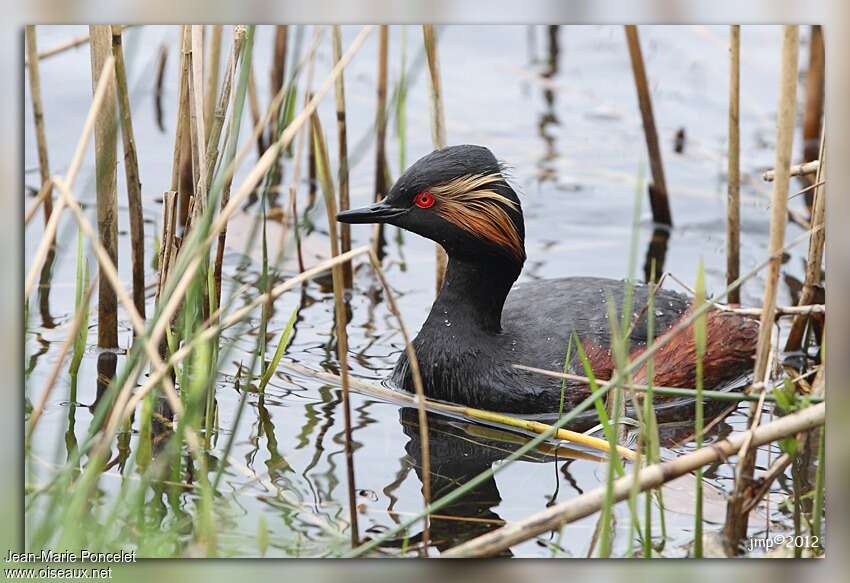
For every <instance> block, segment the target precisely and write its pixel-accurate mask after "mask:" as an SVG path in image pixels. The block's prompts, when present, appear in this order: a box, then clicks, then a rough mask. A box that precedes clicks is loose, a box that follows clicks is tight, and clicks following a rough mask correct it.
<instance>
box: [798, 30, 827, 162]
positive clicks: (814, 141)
mask: <svg viewBox="0 0 850 583" xmlns="http://www.w3.org/2000/svg"><path fill="white" fill-rule="evenodd" d="M825 68H826V51H825V49H824V43H823V27H822V26H821V25H819V24H815V25H813V26H812V34H811V37H810V39H809V70H808V71H807V72H806V105H805V111H804V112H803V160H804V161H805V162H810V161H812V160H814V159H815V156H816V155H817V153H818V150H819V149H820V146H819V142H820V136H821V127H822V123H821V120H822V119H823V101H824V100H823V97H824V81H825V73H826V71H825ZM820 159H821V160H823V157H822V156H821V157H820Z"/></svg>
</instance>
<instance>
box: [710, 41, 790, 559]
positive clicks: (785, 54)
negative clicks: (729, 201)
mask: <svg viewBox="0 0 850 583" xmlns="http://www.w3.org/2000/svg"><path fill="white" fill-rule="evenodd" d="M798 54H799V30H798V27H797V26H785V27H784V29H783V37H782V65H781V70H780V85H779V91H780V95H779V113H778V118H777V131H776V133H777V136H776V164H775V168H776V181H775V182H774V186H773V195H772V197H771V217H770V241H769V243H768V248H769V251H770V257H771V259H770V262H769V264H768V270H767V274H766V275H765V290H764V300H763V302H762V310H763V311H762V316H761V320H760V328H759V338H758V346H757V347H756V362H755V372H754V382H762V383H763V382H765V378H766V375H767V374H768V357H769V355H770V352H771V332H772V330H773V321H774V318H775V314H776V293H777V288H778V285H779V271H780V268H781V264H782V257H781V255H780V254H781V250H782V248H783V245H784V241H785V223H786V221H787V208H788V186H789V181H790V167H791V155H792V146H793V140H794V122H795V114H796V92H797V60H798ZM762 391H763V389H762ZM759 407H760V404H751V406H750V418H751V419H752V421H753V424H755V423H756V422H757V419H758V413H759ZM752 429H755V427H752ZM755 453H756V450H755V448H752V447H748V448H747V451H746V454H745V455H744V456H742V459H741V460H740V461H739V462H738V466H737V467H736V472H735V473H736V475H735V490H734V492H733V493H732V495H731V496H730V499H729V502H728V504H727V507H726V524H725V525H724V529H723V531H724V544H725V545H726V547H727V551H729V552H730V553H734V554H737V549H738V546H739V544H740V541H741V540H742V539H743V538H744V537H745V536H746V535H747V524H748V519H749V513H748V512H746V511H745V505H746V502H747V499H748V496H747V494H748V491H749V490H750V488H751V485H752V480H753V472H754V470H755Z"/></svg>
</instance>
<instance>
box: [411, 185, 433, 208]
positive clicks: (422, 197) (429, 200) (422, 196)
mask: <svg viewBox="0 0 850 583" xmlns="http://www.w3.org/2000/svg"><path fill="white" fill-rule="evenodd" d="M413 202H415V203H416V206H418V207H419V208H421V209H427V208H430V207H432V206H434V202H435V199H434V195H433V194H431V193H430V192H428V191H427V190H423V191H422V192H420V193H419V194H417V195H416V198H415V199H413Z"/></svg>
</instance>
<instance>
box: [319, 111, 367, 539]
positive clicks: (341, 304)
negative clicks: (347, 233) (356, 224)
mask: <svg viewBox="0 0 850 583" xmlns="http://www.w3.org/2000/svg"><path fill="white" fill-rule="evenodd" d="M310 122H311V123H310V126H311V130H312V136H313V149H314V155H315V157H316V163H317V165H318V166H319V170H320V175H319V179H320V180H321V183H322V194H323V195H324V199H325V210H326V211H327V215H328V235H329V236H328V238H329V239H330V245H331V257H337V256H339V254H340V252H339V241H337V232H336V226H335V224H334V223H335V222H336V213H337V209H336V195H335V193H334V186H333V180H332V179H331V163H330V158H329V157H328V150H327V147H326V145H325V139H324V133H323V132H322V125H321V123H320V121H319V114H318V113H316V112H315V111H314V112H313V114H312V115H311V116H310ZM331 273H332V276H333V293H334V315H335V319H336V338H337V344H336V349H337V358H338V359H339V371H340V378H341V380H342V410H343V419H344V425H345V444H344V448H345V464H346V473H347V476H348V507H349V516H350V520H351V547H352V548H355V547H357V545H358V544H360V543H359V539H360V535H359V531H358V527H357V495H356V486H355V484H356V482H355V479H354V450H353V444H352V437H351V399H350V391H349V387H348V383H349V381H348V333H347V331H346V326H347V324H348V322H347V320H348V312H347V309H346V305H345V300H344V298H343V295H344V293H345V289H344V282H343V277H342V266H341V265H340V264H339V263H335V264H334V265H333V267H332V268H331Z"/></svg>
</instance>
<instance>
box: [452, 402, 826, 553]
mask: <svg viewBox="0 0 850 583" xmlns="http://www.w3.org/2000/svg"><path fill="white" fill-rule="evenodd" d="M824 418H825V404H824V403H821V404H818V405H814V406H812V407H808V408H806V409H804V410H802V411H799V412H797V413H792V414H790V415H787V416H785V417H782V418H780V419H778V420H776V421H773V422H771V423H768V424H766V425H762V426H760V427H758V428H756V429H755V430H754V431H753V432H752V440H751V443H752V445H754V446H760V445H765V444H767V443H773V442H775V441H777V440H780V439H783V438H785V437H789V436H793V435H796V434H798V433H800V432H804V431H808V430H810V429H813V428H815V427H819V426H821V425H823V423H824ZM748 435H749V432H746V431H744V432H739V433H734V434H732V435H731V436H729V437H728V438H726V439H724V440H722V441H719V442H716V443H713V444H710V445H708V446H706V447H703V448H701V449H698V450H696V451H693V452H691V453H688V454H685V455H682V456H679V457H677V458H675V459H672V460H670V461H667V462H664V463H660V464H653V465H651V466H647V467H646V468H644V469H642V470H640V472H638V473H637V475H636V476H635V474H632V473H629V474H627V475H625V476H624V477H622V478H620V479H618V480H617V481H616V482H614V499H615V501H617V502H619V501H622V500H624V499H626V498H627V497H628V496H629V492H630V491H631V489H632V487H633V483H632V482H633V480H635V479H636V480H637V481H638V488H639V490H640V491H644V490H648V489H651V488H657V487H659V486H661V485H662V484H664V483H666V482H670V481H672V480H674V479H675V478H678V477H680V476H683V475H685V474H688V473H690V472H692V471H694V470H695V469H697V468H701V467H703V466H706V465H708V464H711V463H715V462H718V461H723V460H725V459H727V458H728V457H731V456H733V455H735V454H736V453H737V452H738V451H739V450H740V449H741V447H743V445H744V443H745V442H746V441H747V438H748ZM604 499H605V487H604V486H600V487H597V488H595V489H593V490H591V491H590V492H586V493H584V494H582V495H580V496H576V497H574V498H571V499H569V500H565V501H564V502H560V503H558V504H556V505H554V506H551V507H549V508H547V509H546V510H544V511H542V512H538V513H536V514H533V515H531V516H529V517H527V518H524V519H522V520H519V521H516V522H513V523H511V524H508V525H506V526H504V527H502V528H499V529H496V530H493V531H491V532H489V533H487V534H484V535H482V536H479V537H477V538H474V539H472V540H470V541H467V542H465V543H463V544H461V545H459V546H457V547H454V548H453V549H451V550H449V551H448V552H446V553H444V554H443V555H442V556H444V557H447V558H449V557H455V558H459V557H486V556H492V555H494V554H496V553H498V552H499V551H501V550H504V549H507V548H510V547H511V546H513V545H516V544H519V543H521V542H524V541H527V540H529V539H531V538H533V537H535V536H538V535H541V534H544V533H546V532H549V531H552V530H557V529H558V528H560V527H562V526H563V525H565V524H568V523H571V522H575V521H576V520H579V519H581V518H584V517H585V516H589V515H591V514H593V513H594V512H597V511H598V510H599V509H600V508H601V507H602V504H603V501H604Z"/></svg>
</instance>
